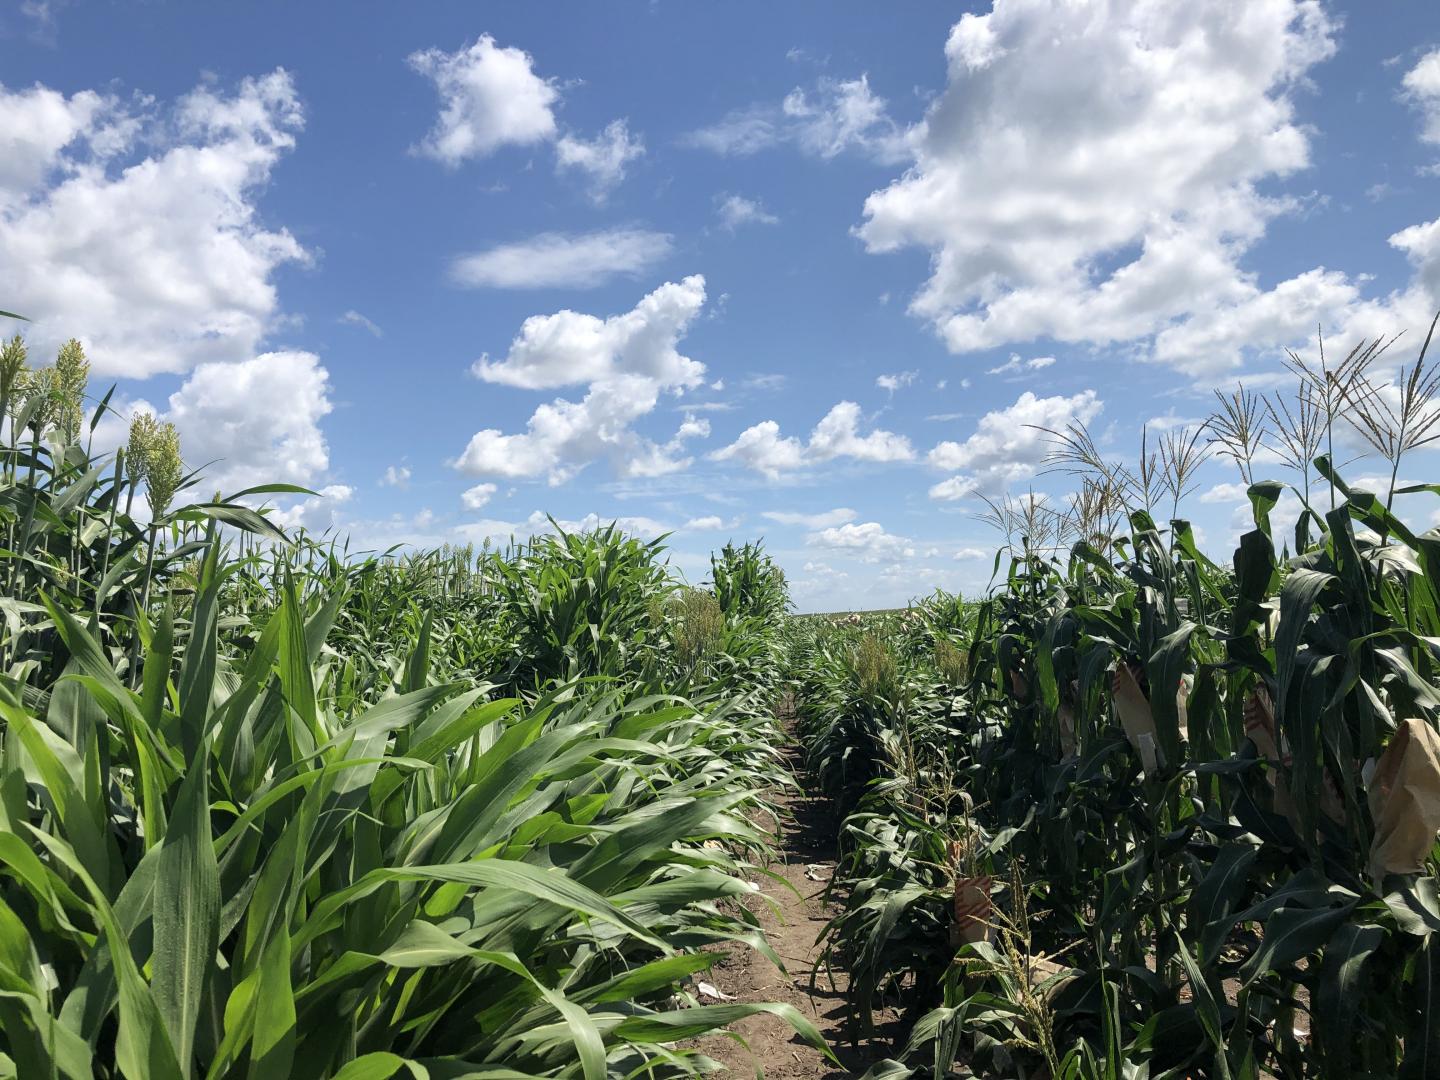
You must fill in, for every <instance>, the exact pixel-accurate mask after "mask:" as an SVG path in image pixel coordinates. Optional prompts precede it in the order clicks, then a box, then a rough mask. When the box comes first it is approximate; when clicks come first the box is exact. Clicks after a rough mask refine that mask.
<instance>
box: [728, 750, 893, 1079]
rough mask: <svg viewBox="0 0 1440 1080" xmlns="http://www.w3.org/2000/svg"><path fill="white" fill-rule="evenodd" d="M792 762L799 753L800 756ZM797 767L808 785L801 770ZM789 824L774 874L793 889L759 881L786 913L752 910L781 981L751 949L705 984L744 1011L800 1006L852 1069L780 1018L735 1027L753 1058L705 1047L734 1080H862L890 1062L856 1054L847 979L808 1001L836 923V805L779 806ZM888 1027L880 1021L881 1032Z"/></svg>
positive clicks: (785, 799)
mask: <svg viewBox="0 0 1440 1080" xmlns="http://www.w3.org/2000/svg"><path fill="white" fill-rule="evenodd" d="M792 753H793V752H792ZM791 767H792V768H794V769H795V771H796V774H797V775H801V771H800V767H799V762H798V761H792V762H791ZM776 804H777V805H778V807H779V809H780V812H781V815H782V818H783V819H784V820H783V824H782V832H781V836H780V842H779V844H778V855H777V859H776V861H775V863H774V864H773V865H772V866H771V867H770V868H769V869H770V871H771V872H772V873H774V874H777V875H779V876H780V877H782V878H784V880H785V881H786V882H788V883H789V885H790V888H789V889H787V888H785V887H784V886H782V885H780V884H779V883H778V882H776V881H773V880H769V879H766V878H763V877H761V878H760V879H759V880H758V884H759V885H760V887H761V888H762V889H763V890H764V891H765V893H766V895H768V896H769V897H770V898H771V899H772V900H773V901H775V903H776V904H777V905H778V906H779V912H778V914H777V912H776V911H775V908H774V907H772V906H771V905H770V904H766V903H764V902H763V901H762V902H758V903H756V904H754V905H753V908H752V910H754V911H755V912H756V914H757V915H758V917H759V920H760V925H761V927H762V928H763V929H764V931H765V936H766V937H767V938H768V939H769V941H770V944H771V945H772V946H773V947H774V949H775V951H776V953H778V954H779V956H780V958H781V959H782V960H783V961H784V962H785V968H786V970H785V971H783V972H782V971H780V970H779V969H777V968H776V967H775V965H774V964H772V963H771V962H770V961H769V960H766V959H765V958H764V957H763V956H761V955H760V954H759V953H757V952H755V951H754V950H753V949H748V948H739V947H737V948H735V949H730V950H727V951H726V953H725V955H724V956H723V958H722V959H721V960H720V962H719V963H717V964H716V965H715V967H714V968H713V969H712V970H711V972H710V974H709V975H708V976H705V978H706V979H707V981H709V982H710V983H712V984H713V985H714V986H715V988H716V989H718V990H720V991H721V992H722V993H724V994H727V995H731V996H733V997H734V999H735V1000H736V1001H740V1002H747V1001H782V1002H786V1003H788V1004H790V1005H793V1006H794V1007H795V1008H796V1009H798V1010H799V1011H800V1013H801V1014H802V1015H804V1016H805V1017H807V1018H808V1019H809V1020H810V1021H811V1022H812V1023H814V1024H815V1026H816V1027H817V1028H819V1029H820V1033H821V1034H822V1035H824V1036H825V1038H826V1039H827V1040H828V1041H829V1043H830V1045H831V1047H832V1048H833V1049H834V1051H835V1054H836V1056H837V1057H839V1059H840V1061H841V1062H842V1063H843V1064H844V1068H841V1069H836V1068H835V1066H834V1065H833V1064H831V1063H830V1062H828V1061H826V1060H825V1058H824V1057H823V1056H822V1055H821V1054H820V1053H819V1052H818V1051H816V1050H814V1049H812V1048H811V1047H810V1046H809V1045H807V1044H806V1043H804V1042H802V1041H801V1040H800V1038H799V1037H798V1036H797V1035H796V1034H795V1032H794V1030H793V1029H792V1028H791V1027H790V1026H789V1025H788V1024H786V1023H785V1022H784V1021H783V1020H780V1019H779V1018H778V1017H774V1016H769V1015H762V1016H752V1017H750V1018H748V1019H746V1020H743V1021H741V1022H740V1023H738V1024H736V1025H735V1027H734V1029H733V1030H734V1031H735V1032H736V1033H737V1034H739V1035H740V1036H742V1037H743V1038H744V1039H745V1041H746V1042H747V1043H748V1044H749V1049H748V1050H747V1049H746V1048H745V1047H743V1046H740V1045H739V1044H738V1043H736V1042H735V1041H733V1040H728V1039H725V1038H711V1039H707V1040H705V1045H704V1050H705V1052H706V1053H707V1054H708V1055H710V1056H711V1057H713V1058H714V1059H715V1060H716V1061H719V1062H721V1063H722V1064H724V1065H725V1066H726V1067H728V1068H729V1069H730V1070H731V1072H732V1074H733V1075H736V1076H755V1075H757V1069H763V1070H764V1076H765V1078H766V1080H801V1078H805V1080H819V1078H823V1080H843V1078H850V1077H858V1076H860V1075H861V1074H862V1073H864V1072H865V1070H866V1069H867V1068H868V1067H869V1066H870V1065H872V1064H874V1063H875V1062H876V1061H880V1060H882V1059H883V1058H885V1057H886V1052H885V1048H884V1047H883V1046H875V1047H874V1048H866V1047H862V1048H860V1049H859V1050H857V1049H856V1048H855V1047H853V1046H851V1045H850V1038H849V1031H848V1025H847V1023H846V1008H845V973H844V972H843V971H840V970H838V969H836V970H834V971H833V972H832V973H830V974H833V977H834V988H833V989H832V988H831V980H830V974H827V972H826V971H825V970H824V969H823V967H822V969H821V971H820V974H819V976H818V977H817V978H816V980H815V990H814V994H813V996H812V994H811V991H810V974H811V972H812V971H813V970H814V968H815V964H816V962H817V959H818V957H819V954H820V946H819V945H818V944H817V942H816V938H817V937H819V935H820V931H821V930H823V929H824V927H825V924H826V923H827V922H828V921H829V920H830V918H831V917H832V916H833V915H834V914H835V909H834V907H833V905H825V904H824V903H823V902H822V900H821V897H820V894H821V892H822V891H823V890H824V889H825V886H826V885H828V884H829V883H830V878H831V876H832V875H833V874H834V872H835V857H836V853H835V841H836V837H837V832H838V826H837V822H836V819H835V815H834V812H833V810H832V808H831V806H830V804H829V801H828V800H827V799H825V798H823V797H821V796H812V795H807V794H803V793H799V792H785V793H782V794H780V795H779V796H778V797H777V798H776ZM885 1019H887V1018H884V1017H877V1018H876V1021H877V1023H881V1022H882V1021H883V1020H885Z"/></svg>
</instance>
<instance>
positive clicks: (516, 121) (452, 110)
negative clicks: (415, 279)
mask: <svg viewBox="0 0 1440 1080" xmlns="http://www.w3.org/2000/svg"><path fill="white" fill-rule="evenodd" d="M409 61H410V66H411V67H412V68H414V69H415V70H416V71H418V72H419V73H420V74H421V75H424V76H426V77H427V78H429V79H430V80H432V81H433V82H434V83H435V89H436V91H437V92H438V93H439V95H440V116H439V118H438V119H437V120H436V122H435V127H434V128H433V129H432V130H431V132H430V134H429V135H427V136H426V137H425V139H424V141H423V142H421V143H420V145H419V146H417V147H416V148H415V149H416V151H417V152H418V153H422V154H425V155H426V156H428V157H432V158H434V159H435V160H437V161H440V162H442V163H444V164H445V165H447V166H450V167H452V168H453V167H455V166H457V165H459V164H461V163H462V162H464V161H466V160H469V159H470V158H482V157H486V156H488V155H490V154H493V153H494V152H495V151H496V150H498V149H500V148H501V147H502V146H508V145H515V146H533V145H536V144H539V143H553V145H554V149H555V171H556V172H558V173H564V172H569V171H572V170H574V171H579V172H581V173H584V174H585V175H586V177H587V179H588V186H589V190H590V197H591V198H592V199H594V200H595V201H596V202H597V203H599V202H604V201H605V198H606V196H608V195H609V194H610V192H611V191H612V190H613V189H614V188H615V186H616V185H617V184H619V183H620V181H621V180H623V179H624V178H625V169H626V166H627V165H629V164H630V162H632V161H634V160H636V159H637V158H640V157H642V156H643V155H644V153H645V142H644V140H643V139H641V138H640V137H639V136H638V135H632V134H631V133H630V128H629V125H628V123H627V122H626V121H625V120H623V119H622V120H612V121H611V122H610V123H609V124H608V125H606V126H605V128H603V129H602V130H601V131H600V133H599V134H598V135H596V136H595V137H594V138H593V139H586V138H584V137H583V136H581V135H577V134H575V133H574V132H563V133H562V132H561V130H560V127H559V124H558V123H557V122H556V120H555V108H556V106H557V105H558V104H559V102H560V89H559V87H558V86H557V85H556V83H555V81H554V80H552V79H546V78H541V77H540V76H539V75H537V74H536V73H535V61H534V59H533V58H532V57H531V56H530V54H529V53H527V52H525V50H523V49H518V48H514V47H513V46H501V45H497V44H496V43H495V39H494V38H493V37H491V36H490V35H489V34H482V35H481V36H480V38H479V39H478V40H477V41H476V42H475V43H474V44H473V45H468V46H466V47H465V48H462V49H458V50H457V51H455V52H453V53H451V52H444V51H442V50H440V49H424V50H421V51H419V52H416V53H412V54H411V55H410V57H409Z"/></svg>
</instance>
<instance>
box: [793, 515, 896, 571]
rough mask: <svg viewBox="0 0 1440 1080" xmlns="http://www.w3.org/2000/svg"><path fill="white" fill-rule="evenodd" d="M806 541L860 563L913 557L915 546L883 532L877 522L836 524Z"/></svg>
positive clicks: (892, 534)
mask: <svg viewBox="0 0 1440 1080" xmlns="http://www.w3.org/2000/svg"><path fill="white" fill-rule="evenodd" d="M806 542H807V543H809V544H811V545H812V546H814V547H822V548H830V549H832V550H835V551H843V552H846V553H848V554H851V555H854V556H855V557H856V558H858V559H860V560H861V561H862V562H880V561H881V560H883V559H898V558H913V557H914V555H915V545H914V543H913V542H912V541H910V540H907V539H906V538H905V537H903V536H896V535H895V534H894V533H890V532H886V531H885V527H884V526H883V525H881V524H880V523H879V522H878V521H864V522H861V523H859V524H854V523H851V524H848V525H838V526H835V527H834V528H829V529H821V530H819V531H818V532H814V533H811V534H810V536H809V537H807V539H806Z"/></svg>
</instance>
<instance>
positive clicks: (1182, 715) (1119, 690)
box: [1110, 661, 1191, 776]
mask: <svg viewBox="0 0 1440 1080" xmlns="http://www.w3.org/2000/svg"><path fill="white" fill-rule="evenodd" d="M1190 685H1191V679H1190V676H1189V675H1182V676H1180V682H1179V684H1178V685H1177V686H1176V687H1175V709H1176V712H1177V714H1178V716H1179V720H1180V738H1181V739H1182V740H1183V739H1188V738H1189V737H1190V731H1189V725H1188V720H1189V718H1188V717H1187V715H1186V708H1187V704H1188V701H1189V698H1190ZM1110 696H1111V699H1112V700H1113V701H1114V703H1115V715H1116V716H1117V717H1119V719H1120V726H1121V727H1122V728H1123V729H1124V730H1125V737H1126V738H1127V739H1129V740H1130V745H1131V746H1133V747H1134V748H1135V752H1136V753H1137V754H1139V755H1140V763H1141V764H1142V765H1144V767H1145V775H1146V776H1153V775H1154V773H1155V771H1156V770H1157V769H1158V768H1160V766H1162V765H1164V764H1165V762H1164V761H1163V760H1162V756H1161V753H1160V738H1159V735H1158V733H1157V732H1156V730H1155V715H1154V713H1153V712H1152V711H1151V709H1150V699H1149V698H1148V697H1146V696H1145V691H1144V690H1142V689H1140V680H1139V679H1137V678H1136V677H1135V671H1134V669H1133V668H1131V666H1130V665H1129V664H1127V663H1125V662H1123V661H1122V662H1121V663H1119V664H1117V665H1115V674H1114V676H1113V677H1112V678H1111V680H1110Z"/></svg>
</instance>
